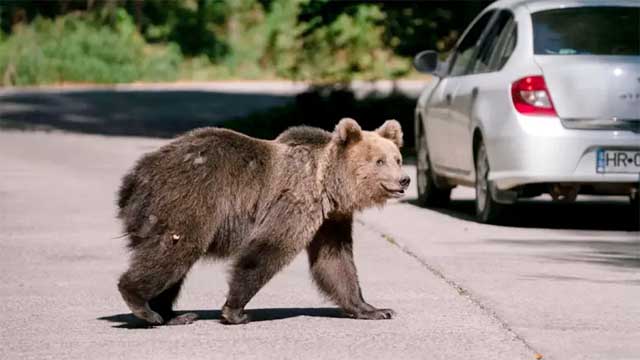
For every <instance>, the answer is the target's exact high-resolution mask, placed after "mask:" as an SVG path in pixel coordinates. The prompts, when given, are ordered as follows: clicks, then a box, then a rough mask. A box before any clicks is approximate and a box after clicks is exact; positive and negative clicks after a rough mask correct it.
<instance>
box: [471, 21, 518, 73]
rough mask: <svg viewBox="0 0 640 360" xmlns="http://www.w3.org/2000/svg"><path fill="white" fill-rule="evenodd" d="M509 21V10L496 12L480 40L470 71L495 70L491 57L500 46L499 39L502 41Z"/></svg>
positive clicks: (483, 71)
mask: <svg viewBox="0 0 640 360" xmlns="http://www.w3.org/2000/svg"><path fill="white" fill-rule="evenodd" d="M511 22H513V15H512V14H511V12H510V11H508V10H502V11H500V12H499V13H498V15H497V16H496V20H495V21H494V22H493V25H491V28H490V29H489V30H488V31H487V33H486V35H485V36H484V39H482V40H481V44H480V46H479V51H478V55H477V56H476V58H475V61H474V63H473V68H472V70H471V73H473V74H479V73H485V72H490V71H495V70H496V69H495V68H493V67H492V66H491V58H492V56H493V55H494V54H495V53H496V52H497V51H498V49H499V48H500V45H501V44H500V41H501V40H502V41H504V37H505V35H504V34H505V31H506V30H507V25H509V23H511Z"/></svg>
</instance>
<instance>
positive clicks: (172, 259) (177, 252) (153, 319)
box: [118, 242, 200, 325]
mask: <svg viewBox="0 0 640 360" xmlns="http://www.w3.org/2000/svg"><path fill="white" fill-rule="evenodd" d="M149 244H150V245H149V246H147V247H146V248H137V249H135V250H134V254H133V258H132V261H131V266H130V267H129V270H127V271H126V272H125V273H124V274H122V276H121V277H120V281H119V282H118V289H119V290H120V293H121V294H122V298H123V299H124V301H125V302H126V303H127V305H128V306H129V309H131V312H132V313H133V314H134V315H135V316H136V317H138V318H140V319H143V320H145V321H147V322H149V323H151V324H154V325H159V324H163V323H165V322H166V321H168V320H170V319H172V318H173V316H172V315H173V310H172V305H173V302H174V301H175V299H176V298H177V296H178V293H179V291H180V287H181V285H182V281H183V279H184V277H185V275H186V274H187V272H188V271H189V269H190V268H191V266H192V265H193V264H194V263H195V262H196V261H197V260H198V258H199V256H200V253H199V251H198V249H197V248H196V247H193V248H192V247H190V246H187V244H184V245H183V246H180V245H179V244H175V246H172V247H170V248H169V247H166V246H162V245H160V246H158V244H157V243H156V244H155V246H154V244H153V243H151V242H150V243H149ZM183 315H185V316H184V317H182V315H181V318H180V319H176V321H174V322H173V324H179V323H189V322H193V320H195V318H193V315H195V314H183ZM167 323H169V322H167Z"/></svg>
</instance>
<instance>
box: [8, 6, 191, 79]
mask: <svg viewBox="0 0 640 360" xmlns="http://www.w3.org/2000/svg"><path fill="white" fill-rule="evenodd" d="M181 62H182V56H181V54H180V51H179V50H178V48H177V47H176V46H174V45H169V46H165V47H152V46H148V45H147V44H146V43H145V41H144V40H143V39H142V37H141V36H140V35H139V34H138V32H137V30H136V27H135V25H134V24H133V21H132V20H131V18H130V17H129V15H128V14H127V13H126V12H125V11H124V10H119V11H117V13H116V19H115V21H114V24H113V25H112V26H104V25H99V24H98V23H97V22H96V21H94V20H93V19H91V18H89V17H87V16H81V15H77V14H73V13H72V14H67V15H65V16H62V17H58V18H57V19H55V20H48V19H44V18H37V19H36V20H35V21H33V22H32V23H30V24H29V25H26V26H25V25H19V26H17V27H16V29H14V31H13V33H12V34H11V35H10V36H9V37H8V38H6V39H4V41H2V42H1V43H0V74H1V75H2V84H3V85H33V84H43V83H61V82H95V83H122V82H132V81H136V80H163V81H167V80H173V79H175V78H176V76H177V74H178V66H179V65H180V63H181Z"/></svg>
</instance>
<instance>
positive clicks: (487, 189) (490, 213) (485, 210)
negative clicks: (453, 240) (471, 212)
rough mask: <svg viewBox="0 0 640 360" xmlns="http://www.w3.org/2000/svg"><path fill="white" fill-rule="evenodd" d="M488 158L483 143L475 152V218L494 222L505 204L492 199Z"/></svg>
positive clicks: (489, 222)
mask: <svg viewBox="0 0 640 360" xmlns="http://www.w3.org/2000/svg"><path fill="white" fill-rule="evenodd" d="M488 176H489V158H488V156H487V149H486V148H485V146H484V144H482V143H480V145H479V146H478V150H477V152H476V218H477V219H478V221H479V222H481V223H486V224H496V223H498V222H499V219H500V216H501V214H502V212H503V210H504V207H505V205H503V204H500V203H497V202H496V201H494V200H493V196H492V190H491V186H490V182H489V178H488Z"/></svg>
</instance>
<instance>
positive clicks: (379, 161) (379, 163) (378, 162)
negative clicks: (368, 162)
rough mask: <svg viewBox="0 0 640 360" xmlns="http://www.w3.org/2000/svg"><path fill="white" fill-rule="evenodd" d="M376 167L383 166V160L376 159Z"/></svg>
mask: <svg viewBox="0 0 640 360" xmlns="http://www.w3.org/2000/svg"><path fill="white" fill-rule="evenodd" d="M376 165H378V166H382V165H384V160H383V159H378V161H376Z"/></svg>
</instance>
